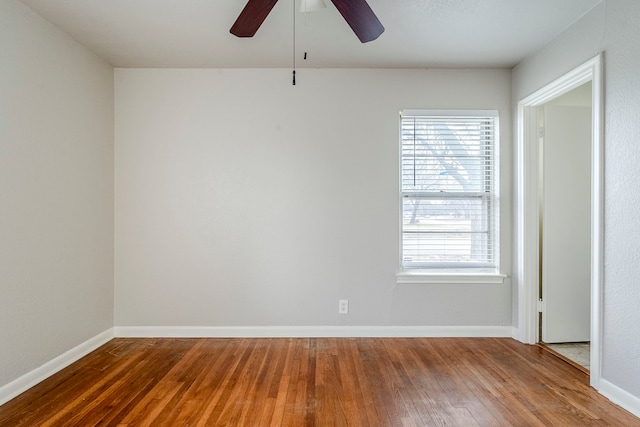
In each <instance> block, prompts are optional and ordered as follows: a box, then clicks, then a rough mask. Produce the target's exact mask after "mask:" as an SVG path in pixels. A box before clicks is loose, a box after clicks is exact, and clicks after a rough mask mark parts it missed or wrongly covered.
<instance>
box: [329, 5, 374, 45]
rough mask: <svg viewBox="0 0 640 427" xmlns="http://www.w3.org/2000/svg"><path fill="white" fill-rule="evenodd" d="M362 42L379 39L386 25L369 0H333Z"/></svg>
mask: <svg viewBox="0 0 640 427" xmlns="http://www.w3.org/2000/svg"><path fill="white" fill-rule="evenodd" d="M331 1H332V2H333V4H334V5H335V6H336V8H337V9H338V11H339V12H340V13H341V14H342V16H343V18H344V19H345V21H347V24H349V26H350V27H351V29H352V30H353V32H354V33H356V36H358V38H359V39H360V41H361V42H362V43H366V42H370V41H371V40H375V39H377V38H378V37H379V36H380V34H382V33H383V32H384V27H383V26H382V23H381V22H380V20H378V17H377V16H376V14H375V13H373V10H371V7H370V6H369V4H368V3H367V0H331Z"/></svg>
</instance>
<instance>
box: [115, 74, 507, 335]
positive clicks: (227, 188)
mask: <svg viewBox="0 0 640 427" xmlns="http://www.w3.org/2000/svg"><path fill="white" fill-rule="evenodd" d="M290 76H291V71H290V70H283V69H280V70H279V69H246V70H157V69H156V70H149V69H117V70H116V79H115V80H116V81H115V88H116V90H115V92H116V108H115V110H116V133H115V134H116V135H115V140H116V167H115V180H116V232H115V236H116V241H115V246H116V262H115V266H116V269H115V298H116V304H115V305H116V310H115V324H116V326H341V325H344V326H353V325H357V326H362V325H365V326H417V325H432V326H442V325H446V326H507V327H508V326H510V325H511V284H510V280H507V281H505V284H501V285H480V284H473V285H451V284H449V285H396V279H395V274H396V272H397V271H398V241H399V240H398V239H399V237H398V236H399V232H398V228H399V223H398V221H399V207H398V113H399V110H401V109H403V108H464V109H499V110H500V114H501V117H500V118H501V132H502V136H503V147H502V155H503V159H505V161H504V162H503V170H502V174H503V175H502V176H503V200H502V202H503V205H502V206H503V214H502V218H503V229H504V235H503V239H502V241H503V248H502V249H503V252H504V254H505V257H504V266H505V272H506V273H510V264H511V260H510V251H511V249H510V241H511V236H510V229H511V223H510V215H509V213H510V209H511V207H510V205H511V199H510V194H511V184H510V181H511V179H510V177H511V176H512V171H511V167H510V159H511V157H512V153H511V115H510V99H511V98H510V81H511V80H510V77H511V73H510V71H509V70H466V71H462V70H308V69H304V70H298V85H297V86H292V85H291V81H290ZM338 299H349V300H350V313H349V314H348V315H346V316H345V315H338V313H337V308H338Z"/></svg>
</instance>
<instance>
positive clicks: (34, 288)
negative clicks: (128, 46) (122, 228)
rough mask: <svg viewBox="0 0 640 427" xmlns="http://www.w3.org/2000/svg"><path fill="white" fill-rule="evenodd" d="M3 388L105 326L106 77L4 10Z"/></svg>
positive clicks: (108, 242) (91, 58) (109, 197)
mask: <svg viewBox="0 0 640 427" xmlns="http://www.w3.org/2000/svg"><path fill="white" fill-rule="evenodd" d="M0 52H2V60H1V61H0V235H1V238H0V272H1V273H0V386H2V385H4V384H7V383H9V382H10V381H12V380H14V379H16V378H17V377H19V376H21V375H23V374H25V373H26V372H29V371H31V370H33V369H35V368H37V367H38V366H40V365H42V364H43V363H44V362H47V361H49V360H51V359H53V358H54V357H56V356H58V355H60V354H62V353H64V352H66V351H67V350H69V349H71V348H73V347H75V346H77V345H78V344H80V343H82V342H84V341H86V340H87V339H89V338H91V337H94V336H96V335H97V334H99V333H101V332H103V331H105V330H107V329H109V328H111V326H112V325H113V69H112V68H111V67H110V66H109V65H108V64H106V63H105V62H103V61H102V60H100V59H98V58H97V57H96V56H95V55H93V54H92V53H90V52H88V51H87V50H86V49H84V48H83V47H81V46H80V45H79V44H77V43H76V42H74V41H73V40H71V39H70V38H69V37H67V36H65V35H64V34H62V33H61V32H60V31H59V30H57V29H56V28H54V27H53V26H51V25H50V24H48V23H47V22H46V21H44V20H43V19H42V18H40V17H39V16H38V15H36V14H35V13H33V12H32V11H31V10H30V9H28V8H27V7H26V6H24V5H23V4H22V3H20V2H17V1H14V0H1V1H0Z"/></svg>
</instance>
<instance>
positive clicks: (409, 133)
mask: <svg viewBox="0 0 640 427" xmlns="http://www.w3.org/2000/svg"><path fill="white" fill-rule="evenodd" d="M400 144H401V179H400V180H401V183H400V195H401V204H402V207H401V209H402V225H401V230H402V239H401V264H402V265H401V268H402V270H403V271H405V272H407V271H414V272H421V271H422V272H425V273H431V272H443V271H444V272H445V273H446V272H452V271H456V272H460V271H463V272H474V273H478V272H479V273H482V272H497V270H498V268H499V244H498V243H499V206H498V177H497V175H498V163H497V158H498V146H499V142H498V112H497V111H485V110H482V111H453V110H452V111H417V110H404V111H402V112H401V131H400Z"/></svg>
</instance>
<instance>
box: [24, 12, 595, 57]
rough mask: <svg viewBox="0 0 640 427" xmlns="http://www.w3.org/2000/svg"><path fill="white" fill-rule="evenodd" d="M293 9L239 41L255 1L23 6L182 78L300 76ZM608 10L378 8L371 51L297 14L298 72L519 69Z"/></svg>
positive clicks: (335, 21)
mask: <svg viewBox="0 0 640 427" xmlns="http://www.w3.org/2000/svg"><path fill="white" fill-rule="evenodd" d="M293 1H296V2H298V1H299V0H280V1H279V2H278V3H277V4H276V6H275V7H274V8H273V10H272V11H271V14H270V15H269V16H268V17H267V19H266V21H265V22H264V24H263V25H262V27H260V29H259V30H258V33H257V34H256V35H255V37H253V38H250V39H239V38H236V37H235V36H233V35H231V34H230V33H229V29H230V28H231V25H232V24H233V22H234V21H235V19H236V17H237V16H238V14H239V13H240V11H241V10H242V8H243V7H244V5H245V3H246V1H245V0H22V2H23V3H25V4H26V5H28V6H30V7H31V8H32V9H33V10H35V11H36V12H37V13H39V14H40V15H41V16H43V17H45V18H46V19H48V20H49V21H51V22H52V23H54V24H55V25H56V26H58V27H59V28H61V29H62V30H64V31H65V32H67V33H68V34H70V35H71V36H72V37H73V38H75V39H76V40H78V41H79V42H81V43H82V44H84V45H85V46H87V47H88V48H89V49H91V50H92V51H94V52H95V53H96V54H98V55H99V56H100V57H102V58H104V59H105V60H107V61H108V62H109V63H111V64H112V65H113V66H115V67H180V68H200V67H207V68H243V67H265V68H271V67H278V68H279V67H290V66H291V64H292V61H293V7H294V4H293ZM600 1H601V0H368V2H369V5H370V6H371V8H372V9H373V10H374V12H375V13H376V15H377V16H378V18H379V19H380V21H382V24H383V25H384V26H385V28H386V31H385V32H384V33H383V34H382V35H381V36H380V38H378V39H377V40H374V41H372V42H369V43H366V44H361V43H360V41H359V40H358V39H357V38H356V36H355V34H353V32H352V31H351V29H350V28H349V27H348V25H347V24H346V22H345V21H344V20H343V18H342V16H341V15H340V14H339V12H338V11H337V9H336V8H335V7H334V6H333V4H332V3H331V2H330V0H325V2H326V3H327V8H326V9H322V10H319V11H316V12H311V13H305V14H303V13H299V12H297V13H296V52H297V54H296V58H297V59H296V61H297V66H298V67H300V68H303V67H312V68H328V67H331V68H434V67H440V68H442V67H485V68H486V67H491V68H493V67H496V68H503V67H506V68H511V67H513V66H514V65H516V64H517V63H518V62H519V61H521V60H522V59H523V58H524V57H526V56H527V55H529V54H531V53H533V52H535V51H537V50H539V49H540V48H542V47H543V46H544V45H545V44H547V43H548V42H549V41H551V40H552V39H553V38H554V37H555V36H556V35H558V34H559V33H560V32H562V31H563V30H564V29H565V28H567V27H568V26H569V25H571V24H572V23H573V22H575V21H576V20H577V19H578V18H580V17H581V16H582V15H584V14H585V13H586V12H588V11H589V10H590V9H591V8H593V7H594V6H595V5H597V4H598V3H600ZM304 52H307V53H308V56H307V60H306V61H305V60H303V53H304Z"/></svg>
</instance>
